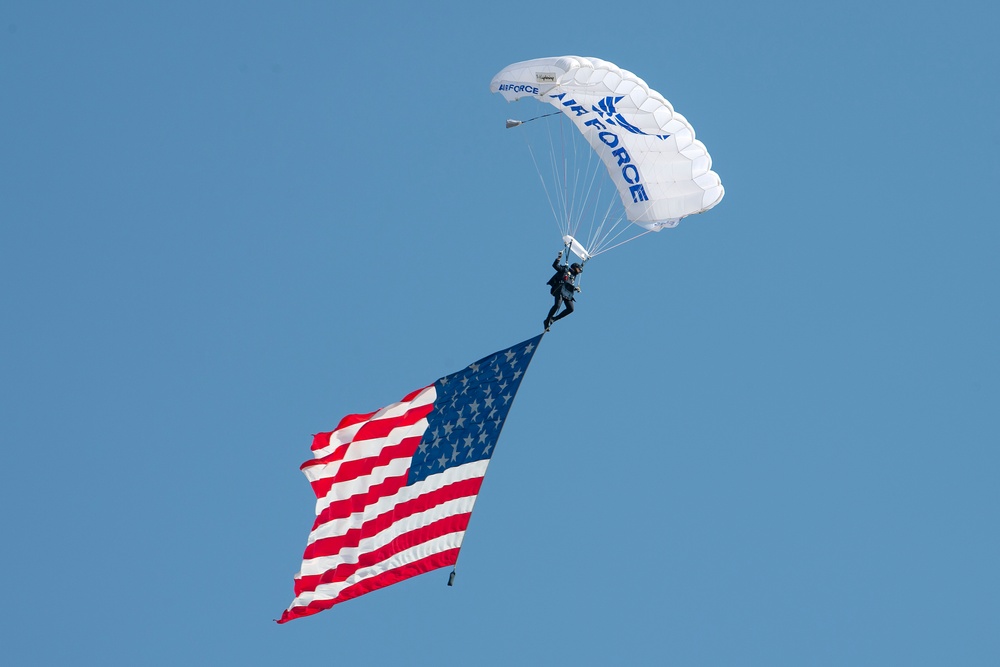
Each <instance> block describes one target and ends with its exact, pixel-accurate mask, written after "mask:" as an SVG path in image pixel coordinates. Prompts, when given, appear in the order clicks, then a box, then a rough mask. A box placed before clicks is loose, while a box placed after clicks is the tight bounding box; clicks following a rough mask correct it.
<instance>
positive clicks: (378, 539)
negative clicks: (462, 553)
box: [299, 496, 476, 577]
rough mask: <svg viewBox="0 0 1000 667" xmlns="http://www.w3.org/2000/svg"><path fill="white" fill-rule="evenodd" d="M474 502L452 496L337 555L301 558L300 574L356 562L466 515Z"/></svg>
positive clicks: (322, 571)
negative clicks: (434, 525)
mask: <svg viewBox="0 0 1000 667" xmlns="http://www.w3.org/2000/svg"><path fill="white" fill-rule="evenodd" d="M475 504H476V497H475V496H465V497H464V498H455V499H454V500H449V501H447V502H444V503H441V504H440V505H437V506H435V507H431V508H430V509H427V510H424V511H423V512H418V513H416V514H413V515H410V516H408V517H406V518H405V519H402V520H400V521H397V522H395V523H393V524H391V525H389V526H387V527H386V528H385V529H384V530H383V531H382V532H380V533H377V534H375V535H372V536H371V537H366V538H364V539H363V540H361V541H360V542H359V543H358V546H356V547H343V548H342V549H341V550H340V551H339V552H338V553H337V554H335V555H332V556H320V557H318V558H310V559H308V560H303V561H302V569H301V570H300V572H299V574H300V575H301V576H303V577H308V576H310V575H316V574H323V573H324V572H326V571H327V570H332V569H334V568H335V567H337V566H338V565H342V564H349V563H357V562H358V560H359V559H360V558H361V556H363V555H364V554H366V553H369V552H371V551H377V550H378V549H381V548H382V547H384V546H386V545H388V544H389V543H391V542H392V541H393V540H395V539H397V538H399V537H405V535H406V534H407V533H410V532H412V531H415V530H419V529H421V528H424V527H426V526H429V525H431V524H432V523H434V522H435V521H439V520H440V519H444V518H447V517H450V516H455V515H458V514H468V513H469V512H471V511H472V507H473V505H475Z"/></svg>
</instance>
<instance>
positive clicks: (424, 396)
mask: <svg viewBox="0 0 1000 667" xmlns="http://www.w3.org/2000/svg"><path fill="white" fill-rule="evenodd" d="M436 399H437V390H436V389H434V385H431V386H430V387H427V388H426V389H424V390H423V391H421V392H420V393H419V394H417V395H416V396H414V397H413V399H412V400H410V401H406V402H405V403H404V402H399V403H393V404H392V405H387V406H386V407H384V408H382V409H381V410H378V411H377V412H376V413H375V414H373V415H372V416H371V417H369V418H368V419H367V420H365V421H362V422H358V423H357V424H351V425H350V426H345V427H344V428H341V429H337V430H336V431H334V432H333V433H332V434H331V435H330V444H329V445H327V446H326V447H323V448H321V449H317V450H315V451H314V452H313V456H314V457H315V458H317V459H321V458H323V457H324V456H327V455H328V454H332V453H333V451H334V450H335V449H337V447H339V446H341V445H344V444H346V443H348V442H351V441H352V440H353V439H354V436H355V435H356V434H357V432H358V431H359V430H361V427H363V426H364V425H365V424H367V423H369V422H372V421H376V420H378V419H389V418H392V417H398V416H400V415H403V414H406V412H407V411H408V410H410V409H411V408H414V407H418V406H421V405H427V404H428V403H433V402H434V401H435V400H436Z"/></svg>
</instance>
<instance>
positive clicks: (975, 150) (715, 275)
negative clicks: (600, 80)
mask: <svg viewBox="0 0 1000 667" xmlns="http://www.w3.org/2000/svg"><path fill="white" fill-rule="evenodd" d="M998 18H1000V17H998V15H997V10H996V9H995V4H994V3H989V2H985V1H983V2H968V1H959V2H949V3H913V2H854V1H848V2H842V3H832V4H831V3H806V4H803V3H800V2H763V3H748V2H715V3H696V4H695V5H692V4H691V3H669V2H655V3H653V2H650V3H643V2H632V3H607V2H593V1H580V2H572V3H569V2H559V3H556V2H551V3H545V2H541V3H540V2H522V1H519V0H509V1H505V2H500V3H492V4H489V5H487V4H481V5H470V6H466V5H463V4H461V3H458V4H456V3H451V2H447V3H445V2H436V1H431V2H422V3H397V2H379V1H373V2H364V3H334V2H245V3H236V2H227V3H219V2H208V3H206V2H169V3H168V2H161V3H132V2H91V3H75V2H27V1H19V0H14V1H10V0H8V1H7V2H5V3H3V4H2V5H0V171H2V173H0V309H2V310H0V312H2V318H3V319H2V322H3V325H2V329H0V331H2V340H3V344H2V346H0V433H2V438H3V442H2V447H0V457H2V465H0V501H2V502H0V507H2V510H0V512H2V514H0V516H2V517H3V535H4V537H3V542H2V544H3V549H2V550H0V597H2V604H0V646H2V648H0V653H2V655H3V661H4V662H5V663H8V664H12V665H13V664H17V665H52V664H103V665H112V664H114V665H118V664H120V665H125V664H128V665H135V664H143V665H183V664H205V665H215V664H233V665H235V664H240V665H281V664H300V663H302V662H304V661H308V662H309V664H331V665H334V664H335V665H469V664H479V665H512V664H539V665H541V664H579V665H611V664H632V665H644V664H671V665H768V666H773V665H792V666H800V665H879V666H881V665H889V664H896V665H904V664H905V665H996V664H1000V632H998V631H997V630H998V627H1000V602H998V600H1000V574H998V570H997V563H998V562H1000V535H998V529H997V525H998V510H1000V498H998V495H1000V494H998V489H997V476H998V470H1000V454H998V446H1000V428H998V425H997V418H998V408H1000V380H998V373H1000V353H998V340H1000V318H998V286H1000V270H998V259H1000V254H998V250H1000V232H998V226H997V214H996V209H995V206H994V205H993V200H994V198H995V190H996V188H997V185H996V183H997V180H998V177H1000V169H998V167H997V162H996V150H997V146H998V144H1000V131H998V124H997V120H996V114H997V108H998V87H997V71H998V69H1000V57H998V47H997V42H996V26H997V24H998ZM567 54H575V55H582V56H596V57H600V58H603V59H606V60H610V61H612V62H614V63H617V64H618V65H620V66H621V67H623V68H625V69H629V70H632V71H634V72H636V73H637V74H638V75H640V76H641V77H643V78H644V79H645V80H646V81H647V82H648V83H649V85H650V86H652V87H653V88H655V89H657V90H659V91H660V92H661V93H663V94H664V95H665V96H666V97H667V98H668V99H670V100H671V102H672V103H673V104H674V106H675V108H676V109H677V110H678V111H680V112H681V113H683V114H684V115H685V116H687V117H688V118H689V119H690V120H691V122H692V123H693V124H694V127H695V129H696V131H697V133H698V138H699V139H701V140H702V141H704V142H705V143H706V145H707V146H708V148H709V150H710V151H711V154H712V157H713V159H714V168H715V170H716V171H717V172H718V173H719V174H720V176H721V177H722V180H723V183H724V185H725V186H726V198H725V200H724V201H723V202H722V203H721V204H720V205H719V206H718V207H716V208H715V209H713V210H711V211H709V212H708V213H706V214H704V215H701V216H696V217H693V218H689V219H687V220H685V221H683V222H682V223H681V225H680V226H679V227H678V228H677V229H675V230H669V231H665V232H662V233H660V234H656V235H650V236H648V237H645V238H643V239H642V240H641V241H637V242H635V243H632V244H630V245H627V246H624V247H623V248H620V249H618V250H615V251H613V252H610V253H608V254H606V255H603V256H601V257H600V258H598V259H595V260H594V261H593V262H592V263H591V264H589V265H588V269H587V274H586V276H585V281H584V292H583V294H582V296H581V298H580V300H579V303H578V308H577V312H576V314H574V315H573V317H571V318H569V319H567V320H565V321H563V322H560V323H558V324H557V325H556V326H555V327H554V328H553V330H552V332H551V333H550V334H548V335H546V337H545V338H544V339H543V341H542V345H541V347H540V348H539V351H538V353H537V354H536V356H535V359H534V361H533V362H532V366H531V369H530V371H529V372H528V374H527V376H526V379H525V381H524V383H523V385H522V387H521V391H520V394H519V395H518V397H517V401H516V405H515V406H514V409H513V410H512V412H511V416H510V419H509V420H508V422H507V425H506V427H505V430H504V434H503V437H502V438H501V440H500V443H499V445H498V448H497V454H496V455H495V456H494V458H493V462H492V465H491V466H490V470H489V475H488V476H487V478H486V483H485V485H484V488H483V491H482V493H481V494H480V497H479V501H478V503H477V505H476V512H475V515H474V517H473V519H472V523H471V525H470V529H469V532H468V533H467V536H466V540H465V545H464V548H463V550H462V558H461V560H460V563H459V565H460V567H459V571H458V577H457V579H456V585H455V586H454V587H452V588H449V587H447V586H446V582H447V578H448V570H439V571H436V572H433V573H430V574H427V575H423V576H421V577H418V578H416V579H412V580H409V581H407V582H404V583H402V584H399V585H396V586H393V587H390V588H387V589H384V590H381V591H378V592H376V593H373V594H370V595H367V596H364V597H362V598H360V599H357V600H354V601H351V602H348V603H346V604H343V605H340V606H338V607H335V608H334V609H332V610H330V611H327V612H323V613H321V614H319V615H316V616H314V617H311V618H307V619H302V620H296V621H293V622H291V623H289V624H287V625H284V626H278V625H276V624H274V623H273V622H272V619H275V618H277V617H278V616H279V615H280V613H281V611H282V610H283V609H284V608H285V607H286V606H287V605H288V604H289V603H290V602H291V599H292V576H293V574H294V573H295V572H296V571H297V570H298V567H299V564H300V561H301V556H302V551H303V548H304V546H305V539H306V536H307V533H308V530H309V527H310V525H311V523H312V519H313V504H314V497H313V496H312V493H311V491H310V489H309V486H308V484H307V483H306V481H305V478H304V477H303V476H302V474H301V473H300V472H299V469H298V466H299V464H300V463H301V462H302V461H304V460H306V459H307V458H309V456H310V452H309V445H310V443H311V436H312V434H313V433H315V432H318V431H323V430H329V429H331V428H333V426H335V425H336V423H337V421H338V420H339V419H340V417H342V416H343V415H345V414H347V413H351V412H367V411H371V410H375V409H377V408H378V407H380V406H383V405H386V404H388V403H391V402H394V401H396V400H398V399H399V398H401V397H402V396H403V395H404V394H406V393H407V392H409V391H411V390H413V389H416V388H417V387H420V386H423V385H425V384H428V383H430V382H433V381H434V380H435V379H437V378H439V377H441V376H443V375H446V374H448V373H451V372H453V371H456V370H458V369H460V368H462V367H463V366H465V365H466V364H468V363H470V362H472V361H474V360H475V359H478V358H480V357H482V356H484V355H486V354H488V353H490V352H493V351H494V350H498V349H501V348H503V347H506V346H508V345H511V344H514V343H517V342H519V341H521V340H524V339H527V338H529V337H531V336H533V335H535V334H537V333H538V332H539V331H540V328H541V320H542V319H543V317H544V315H545V312H546V310H547V309H548V306H549V305H550V304H549V297H548V294H547V288H546V286H545V284H544V283H545V281H546V280H547V279H548V277H549V275H550V267H549V265H550V263H551V261H552V259H553V257H554V255H555V253H556V252H557V251H558V250H559V249H560V241H559V237H558V232H557V230H556V227H555V225H554V223H553V222H552V220H551V214H550V212H549V209H548V205H547V203H546V201H545V198H544V193H543V191H542V189H541V186H540V184H539V182H538V178H537V175H536V174H535V172H534V169H533V167H532V166H531V163H530V159H529V158H528V156H527V153H526V151H525V150H524V146H523V144H522V143H521V142H520V141H518V140H517V139H516V137H514V136H512V133H511V132H508V131H506V130H504V129H503V121H504V120H505V119H506V118H507V117H509V116H525V115H528V114H530V113H531V112H532V111H534V110H535V109H534V108H531V109H528V110H525V109H524V107H526V106H532V107H538V105H532V103H531V102H530V101H526V102H521V103H518V104H516V105H508V104H507V103H506V102H505V101H504V100H503V99H502V98H501V97H499V96H498V95H492V94H490V92H489V90H488V86H489V82H490V79H491V78H492V76H493V75H494V74H495V73H496V72H497V71H499V70H500V69H501V68H503V67H504V66H506V65H508V64H510V63H512V62H515V61H519V60H525V59H529V58H535V57H542V56H559V55H567Z"/></svg>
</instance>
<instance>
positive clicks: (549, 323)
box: [545, 317, 552, 331]
mask: <svg viewBox="0 0 1000 667" xmlns="http://www.w3.org/2000/svg"><path fill="white" fill-rule="evenodd" d="M551 326H552V318H551V317H546V318H545V331H548V330H549V327H551Z"/></svg>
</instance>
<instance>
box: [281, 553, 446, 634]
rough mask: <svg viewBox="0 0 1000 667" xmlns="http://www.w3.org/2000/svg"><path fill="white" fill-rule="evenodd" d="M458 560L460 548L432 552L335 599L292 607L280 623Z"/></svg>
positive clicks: (384, 573)
mask: <svg viewBox="0 0 1000 667" xmlns="http://www.w3.org/2000/svg"><path fill="white" fill-rule="evenodd" d="M457 560H458V549H448V550H447V551H442V552H440V553H436V554H432V555H430V556H427V557H426V558H421V559H420V560H418V561H414V562H412V563H407V564H406V565H402V566H400V567H397V568H394V569H392V570H388V571H386V572H383V573H382V574H379V575H377V576H374V577H372V578H370V579H365V580H364V581H360V582H358V583H356V584H354V585H353V586H348V587H347V588H345V589H344V590H342V591H341V592H340V595H338V596H337V597H336V598H334V599H333V600H316V601H314V602H311V603H309V604H308V605H306V606H304V607H292V608H291V609H288V610H286V611H285V612H284V613H283V614H282V615H281V618H280V619H278V623H287V622H288V621H290V620H292V619H293V618H302V617H304V616H312V615H313V614H316V613H318V612H321V611H323V610H324V609H329V608H330V607H332V606H333V605H335V604H339V603H341V602H345V601H347V600H350V599H352V598H356V597H358V596H360V595H364V594H365V593H370V592H372V591H375V590H378V589H380V588H385V587H386V586H391V585H392V584H396V583H399V582H400V581H403V580H404V579H409V578H410V577H415V576H417V575H418V574H423V573H425V572H430V571H431V570H436V569H438V568H441V567H448V566H449V565H454V564H455V562H456V561H457Z"/></svg>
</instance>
